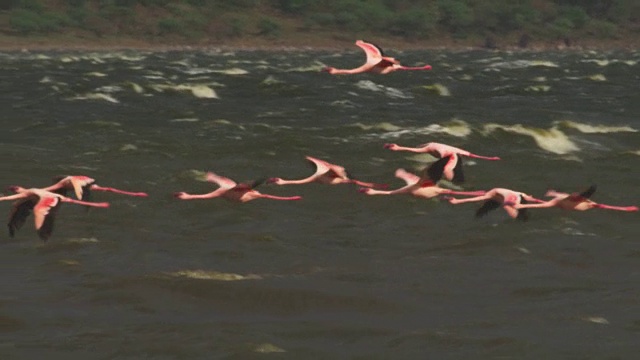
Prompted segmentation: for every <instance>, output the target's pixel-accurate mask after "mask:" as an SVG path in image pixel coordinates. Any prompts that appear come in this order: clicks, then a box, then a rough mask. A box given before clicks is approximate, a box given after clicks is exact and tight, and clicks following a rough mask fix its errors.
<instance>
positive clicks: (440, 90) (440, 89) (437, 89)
mask: <svg viewBox="0 0 640 360" xmlns="http://www.w3.org/2000/svg"><path fill="white" fill-rule="evenodd" d="M421 88H422V89H426V90H428V91H430V92H434V93H436V94H438V95H439V96H451V91H449V88H447V87H446V86H444V85H442V84H440V83H435V84H432V85H423V86H421Z"/></svg>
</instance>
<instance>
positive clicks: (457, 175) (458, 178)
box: [384, 142, 500, 183]
mask: <svg viewBox="0 0 640 360" xmlns="http://www.w3.org/2000/svg"><path fill="white" fill-rule="evenodd" d="M384 148H385V149H389V150H392V151H410V152H415V153H427V154H429V155H431V156H433V157H436V158H439V159H441V158H445V157H449V161H448V162H447V164H446V165H445V167H444V177H445V179H447V180H449V181H453V182H454V183H462V182H464V173H463V172H462V161H461V159H460V156H467V157H470V158H474V159H482V160H500V158H499V157H497V156H482V155H477V154H473V153H471V152H469V151H467V150H463V149H460V148H457V147H453V146H450V145H445V144H440V143H436V142H430V143H427V144H424V145H420V146H419V147H406V146H400V145H398V144H384Z"/></svg>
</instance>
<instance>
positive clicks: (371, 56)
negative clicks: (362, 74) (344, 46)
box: [356, 40, 384, 66]
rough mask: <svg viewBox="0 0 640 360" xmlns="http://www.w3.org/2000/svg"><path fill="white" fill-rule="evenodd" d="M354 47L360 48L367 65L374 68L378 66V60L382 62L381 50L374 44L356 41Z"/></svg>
mask: <svg viewBox="0 0 640 360" xmlns="http://www.w3.org/2000/svg"><path fill="white" fill-rule="evenodd" d="M356 45H357V46H358V47H360V48H361V49H362V50H364V53H365V54H366V55H367V64H368V65H371V66H374V65H376V64H378V63H379V62H380V60H382V57H383V56H384V55H383V53H382V49H381V48H380V47H379V46H377V45H375V44H372V43H369V42H365V41H362V40H358V41H356Z"/></svg>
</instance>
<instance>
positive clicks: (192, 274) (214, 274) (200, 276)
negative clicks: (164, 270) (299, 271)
mask: <svg viewBox="0 0 640 360" xmlns="http://www.w3.org/2000/svg"><path fill="white" fill-rule="evenodd" d="M169 275H171V276H174V277H184V278H189V279H197V280H215V281H242V280H260V279H262V276H260V275H255V274H248V275H240V274H234V273H225V272H219V271H212V270H180V271H176V272H172V273H169Z"/></svg>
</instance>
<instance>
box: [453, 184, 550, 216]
mask: <svg viewBox="0 0 640 360" xmlns="http://www.w3.org/2000/svg"><path fill="white" fill-rule="evenodd" d="M475 201H484V204H483V205H482V206H481V207H480V208H479V209H478V210H477V211H476V217H483V216H485V215H487V214H488V213H489V212H490V211H492V210H495V209H497V208H499V207H500V206H502V208H503V209H504V210H505V211H506V212H507V214H509V216H510V217H511V218H513V219H518V220H522V221H526V220H528V218H529V215H528V214H527V212H526V209H522V210H518V205H519V204H521V203H526V202H527V201H531V202H537V203H540V202H543V201H542V200H539V199H536V198H534V197H533V196H531V195H527V194H525V193H523V192H519V191H513V190H509V189H504V188H493V189H491V190H489V191H487V192H486V193H485V194H484V195H480V196H476V197H470V198H466V199H457V198H450V199H449V202H450V203H451V204H462V203H467V202H475Z"/></svg>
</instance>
